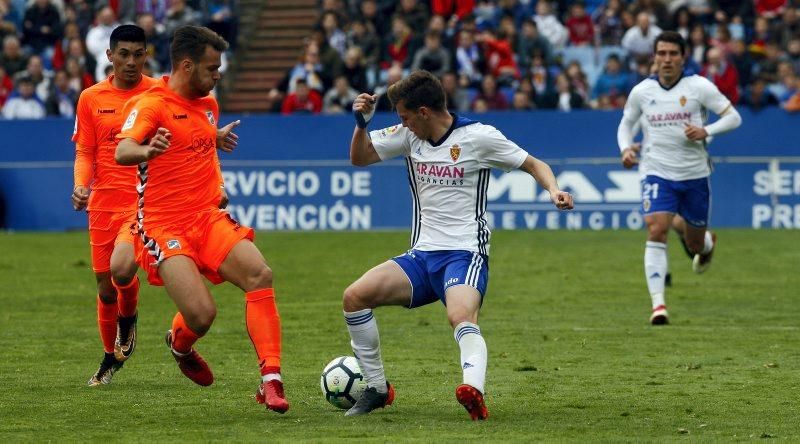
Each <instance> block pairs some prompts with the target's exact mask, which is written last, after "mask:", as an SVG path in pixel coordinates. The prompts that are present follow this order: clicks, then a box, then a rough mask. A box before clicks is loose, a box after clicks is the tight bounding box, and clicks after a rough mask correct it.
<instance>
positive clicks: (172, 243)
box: [167, 239, 181, 250]
mask: <svg viewBox="0 0 800 444" xmlns="http://www.w3.org/2000/svg"><path fill="white" fill-rule="evenodd" d="M167 248H169V249H170V250H180V248H181V243H180V242H178V241H177V240H175V239H172V240H168V241H167Z"/></svg>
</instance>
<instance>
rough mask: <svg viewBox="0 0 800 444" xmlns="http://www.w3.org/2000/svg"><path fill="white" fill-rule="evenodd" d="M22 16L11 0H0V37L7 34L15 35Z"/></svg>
mask: <svg viewBox="0 0 800 444" xmlns="http://www.w3.org/2000/svg"><path fill="white" fill-rule="evenodd" d="M20 23H22V18H21V17H20V14H19V12H17V10H16V8H14V5H13V4H12V3H11V0H0V39H3V38H5V36H7V35H17V32H19V24H20Z"/></svg>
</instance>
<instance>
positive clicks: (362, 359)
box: [342, 261, 411, 416]
mask: <svg viewBox="0 0 800 444" xmlns="http://www.w3.org/2000/svg"><path fill="white" fill-rule="evenodd" d="M410 303H411V283H410V282H409V280H408V277H407V276H406V274H405V272H404V271H403V269H402V268H400V266H399V265H398V264H397V263H396V262H394V261H386V262H384V263H382V264H380V265H378V266H375V267H373V268H372V269H370V270H369V271H367V272H366V273H364V275H363V276H361V277H360V278H359V279H358V280H356V281H355V282H353V283H352V284H350V286H349V287H347V289H346V290H345V291H344V296H343V298H342V307H343V308H344V318H345V321H346V322H347V330H348V331H349V332H350V345H351V346H352V348H353V354H354V355H355V357H356V359H358V365H359V367H361V372H362V373H363V374H364V378H365V379H366V380H367V389H366V390H364V394H363V395H362V396H361V398H360V399H359V400H358V401H357V402H356V404H355V405H354V406H353V407H351V408H350V410H348V411H347V413H346V414H345V415H346V416H358V415H364V414H367V413H369V412H371V411H373V410H375V409H377V408H383V407H386V406H388V405H391V404H392V402H393V401H394V387H393V386H392V385H391V384H389V383H388V382H387V381H386V375H385V374H384V370H383V361H382V359H381V341H380V334H379V333H378V323H377V322H376V320H375V317H374V316H373V313H372V310H373V309H374V308H376V307H380V306H384V305H403V306H408V305H409V304H410Z"/></svg>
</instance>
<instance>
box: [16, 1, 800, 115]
mask: <svg viewBox="0 0 800 444" xmlns="http://www.w3.org/2000/svg"><path fill="white" fill-rule="evenodd" d="M798 7H800V0H558V1H553V2H547V1H544V0H540V1H537V0H479V1H475V0H430V1H423V0H320V3H319V10H320V20H319V22H318V24H317V26H316V27H315V28H314V30H313V31H312V32H311V33H310V35H309V36H308V37H307V38H306V40H305V44H304V47H303V50H302V53H301V54H299V57H298V63H297V64H296V65H295V66H294V67H292V68H291V69H289V70H288V72H287V73H286V75H285V77H284V79H283V80H282V81H281V82H280V83H279V85H277V87H276V88H274V89H273V90H271V91H270V92H269V98H270V105H269V106H268V108H269V109H266V110H265V111H272V112H283V113H284V114H291V113H340V112H347V111H348V110H349V109H350V107H351V105H352V102H353V100H354V99H355V96H356V94H357V93H358V92H362V91H370V92H375V93H379V94H380V93H383V92H385V91H386V89H387V88H388V86H389V85H391V84H392V83H394V82H396V81H397V80H399V79H401V78H402V77H403V76H404V75H406V74H407V73H408V72H410V71H412V70H414V69H426V70H429V71H431V72H433V73H435V74H436V75H437V76H439V78H440V79H441V80H442V83H443V85H444V87H445V88H446V90H447V92H448V99H449V100H448V102H449V106H450V107H451V108H452V109H453V110H456V111H475V112H483V111H488V110H529V109H557V110H561V111H569V110H573V109H582V108H592V109H616V108H621V107H622V106H624V103H625V99H626V96H627V93H628V92H629V91H630V89H631V88H632V87H633V86H634V85H635V84H637V83H638V82H639V81H641V80H642V79H643V78H645V77H647V76H649V75H650V71H651V59H650V54H651V53H652V43H653V40H654V39H655V37H656V36H657V35H658V33H659V32H661V30H676V31H678V32H680V33H681V34H682V35H683V36H684V37H685V38H686V39H687V41H688V42H689V48H688V51H689V52H688V54H687V63H686V70H687V72H689V73H696V74H699V75H703V76H706V77H707V78H709V79H710V80H712V81H713V82H714V83H715V84H716V85H717V86H718V87H719V89H720V90H721V91H722V92H723V93H724V94H725V95H726V96H727V97H728V98H729V99H730V100H731V101H732V102H733V103H734V104H737V105H740V106H741V105H745V106H748V107H750V108H751V109H754V110H759V109H762V108H765V107H771V106H780V107H783V108H784V109H786V110H787V111H798V110H800V93H798V86H799V85H800V81H798V74H800V13H799V11H798ZM236 9H237V5H236V0H0V39H2V50H0V108H2V111H1V112H0V114H2V116H3V117H4V118H9V119H13V118H41V117H44V116H64V117H72V116H74V112H75V103H76V101H77V97H78V95H79V94H80V92H81V91H82V90H83V89H84V88H86V87H88V86H90V85H92V84H93V83H94V82H96V81H97V80H98V79H103V78H105V77H106V75H107V74H108V70H109V63H108V60H107V58H106V56H105V49H106V47H107V42H108V38H109V35H110V33H111V31H112V30H113V29H114V27H115V26H117V25H118V24H120V23H135V24H137V25H139V26H140V27H142V28H143V29H144V30H145V32H146V33H147V36H148V39H149V42H148V52H149V53H150V56H151V57H150V62H149V65H148V66H147V68H146V71H145V72H146V74H152V75H159V74H160V73H163V72H168V71H169V68H170V67H169V66H168V65H169V40H170V37H169V36H170V35H171V34H172V32H173V31H174V29H176V28H177V27H178V26H181V25H184V24H202V25H206V26H209V27H210V28H212V29H214V30H215V31H217V32H218V33H219V34H221V35H222V36H223V37H225V39H226V40H228V41H229V42H230V43H231V44H232V48H231V49H232V50H235V46H233V45H235V42H236V34H237V20H236ZM380 97H381V98H380V99H379V103H378V109H379V110H382V111H388V110H390V108H391V106H390V104H389V102H388V99H387V98H386V95H385V94H382V95H381V96H380Z"/></svg>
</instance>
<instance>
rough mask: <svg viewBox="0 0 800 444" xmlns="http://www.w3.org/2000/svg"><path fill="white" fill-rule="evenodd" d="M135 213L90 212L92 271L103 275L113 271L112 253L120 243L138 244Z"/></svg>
mask: <svg viewBox="0 0 800 444" xmlns="http://www.w3.org/2000/svg"><path fill="white" fill-rule="evenodd" d="M136 234H137V233H136V212H135V211H121V212H114V211H91V212H89V244H90V245H91V246H92V270H94V272H95V273H103V272H106V271H108V270H110V269H111V253H112V252H113V251H114V247H115V246H117V244H118V243H120V242H126V243H129V244H133V245H134V248H135V245H136V242H134V239H135V238H136Z"/></svg>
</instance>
